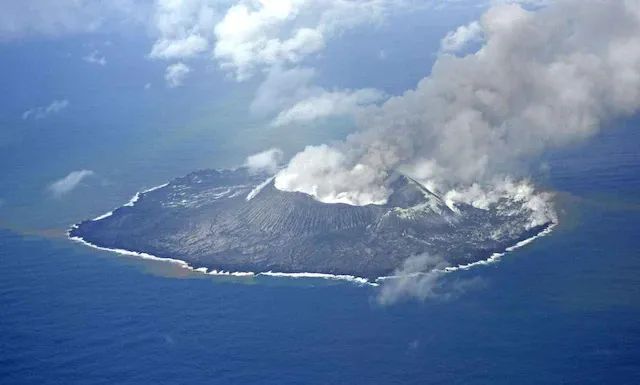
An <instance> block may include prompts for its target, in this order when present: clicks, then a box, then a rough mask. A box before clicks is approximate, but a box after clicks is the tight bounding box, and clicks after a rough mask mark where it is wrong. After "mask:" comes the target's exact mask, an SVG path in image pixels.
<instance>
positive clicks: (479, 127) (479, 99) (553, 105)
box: [276, 0, 640, 205]
mask: <svg viewBox="0 0 640 385" xmlns="http://www.w3.org/2000/svg"><path fill="white" fill-rule="evenodd" d="M480 26H481V28H482V33H483V36H484V42H483V45H482V47H481V48H480V49H479V50H478V51H477V52H475V53H472V54H469V55H466V56H464V57H456V56H453V55H449V54H441V55H440V56H439V57H438V59H437V60H436V63H435V64H434V66H433V69H432V73H431V75H430V76H428V77H425V78H424V79H422V80H421V81H420V82H419V83H418V85H417V87H416V88H415V89H413V90H409V91H406V92H405V93H404V94H403V95H401V96H397V97H394V98H391V99H390V100H388V101H387V102H386V103H384V105H382V106H381V107H379V108H378V109H377V110H375V111H374V112H373V113H371V112H368V113H367V116H363V117H361V118H360V119H359V127H361V131H359V132H358V133H356V134H353V135H351V136H349V137H348V138H347V139H346V140H345V141H344V142H342V143H341V144H338V145H334V146H327V145H322V146H314V147H307V148H306V149H305V150H304V151H302V152H300V153H298V154H297V155H296V156H294V157H293V158H292V159H291V161H290V163H289V164H288V166H287V167H286V168H285V169H284V170H282V171H281V172H280V173H279V174H278V175H277V177H276V187H278V188H280V189H282V190H287V191H300V192H305V193H308V194H311V195H313V196H315V197H316V199H318V200H320V201H324V202H344V203H350V204H356V205H363V204H369V203H383V202H385V200H386V198H387V197H388V195H389V193H390V191H389V187H388V186H387V185H386V179H387V177H388V175H389V173H390V172H391V171H392V170H400V171H403V172H405V173H407V174H409V175H411V176H412V177H414V178H416V179H418V180H420V181H422V182H424V183H426V184H429V185H432V186H437V187H438V189H439V190H440V191H449V190H451V189H454V188H455V189H457V191H463V190H464V189H465V188H467V187H468V186H470V185H473V184H474V183H479V184H482V185H491V184H492V183H494V181H496V180H503V179H504V178H505V177H506V176H509V175H514V174H515V172H516V170H517V168H518V166H519V165H521V164H522V163H523V162H526V161H527V160H529V159H532V158H533V157H534V156H535V155H536V154H539V153H540V152H541V151H543V150H545V149H547V148H552V147H557V146H562V145H565V144H567V143H570V142H573V141H576V140H580V139H583V138H587V137H589V136H591V135H593V134H594V133H595V132H596V131H597V130H598V128H599V126H600V125H601V124H602V123H603V122H604V121H606V120H609V119H613V118H618V117H624V116H628V115H631V114H633V113H635V112H636V111H638V109H639V107H640V0H620V1H604V0H588V1H585V0H562V1H557V2H554V3H552V4H550V5H548V6H547V7H545V8H542V9H539V10H537V11H528V10H525V9H523V8H522V7H520V6H519V5H514V4H511V5H497V6H494V7H492V8H490V9H489V10H488V11H487V12H486V13H485V14H484V15H483V16H482V18H481V20H480ZM454 195H455V194H454Z"/></svg>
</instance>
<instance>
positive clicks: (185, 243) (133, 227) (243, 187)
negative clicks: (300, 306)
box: [70, 169, 545, 278]
mask: <svg viewBox="0 0 640 385" xmlns="http://www.w3.org/2000/svg"><path fill="white" fill-rule="evenodd" d="M266 179H267V176H266V175H254V174H251V173H249V172H248V170H246V169H239V170H234V171H213V170H207V171H199V172H194V173H192V174H189V175H187V176H185V177H182V178H177V179H175V180H173V181H172V182H170V183H169V184H168V185H166V186H164V187H162V188H159V189H156V190H153V191H149V192H146V193H141V194H140V196H139V199H138V200H137V201H136V202H135V204H133V205H128V206H127V205H125V206H123V207H120V208H118V209H116V210H115V211H114V212H113V214H112V215H111V216H107V217H105V218H102V219H99V220H90V221H85V222H82V223H80V224H79V225H77V226H75V227H74V228H73V229H72V230H71V231H70V236H72V237H81V238H82V239H84V240H85V241H87V242H90V243H92V244H95V245H97V246H101V247H107V248H114V249H116V248H117V249H125V250H130V251H137V252H145V253H149V254H153V255H156V256H158V257H165V258H176V259H181V260H185V261H187V262H188V263H189V264H190V265H191V266H194V267H206V268H208V269H215V270H225V271H253V272H265V271H278V272H292V273H293V272H316V273H331V274H350V275H355V276H361V277H368V278H376V277H379V276H384V275H389V274H390V273H392V272H393V271H394V270H395V269H397V268H398V267H399V266H400V265H401V264H402V262H403V261H404V260H405V259H406V258H407V257H409V256H411V255H416V254H420V253H425V252H426V253H431V254H435V255H439V256H441V257H444V258H445V259H446V260H447V261H449V262H450V263H451V264H453V265H456V264H462V263H470V262H475V261H478V260H481V259H486V258H487V257H488V256H490V255H491V254H492V253H494V252H500V251H503V250H504V249H505V248H507V247H509V246H512V245H513V244H515V243H516V242H518V241H520V240H522V239H525V238H528V237H530V236H532V235H533V234H536V233H538V232H539V231H541V230H542V228H543V227H545V226H544V225H543V226H535V227H531V225H530V222H531V221H530V215H531V212H530V211H529V210H528V209H526V208H525V207H523V206H522V205H521V204H518V203H517V202H509V201H506V200H505V201H503V202H499V204H497V205H496V207H495V208H493V209H491V210H482V209H478V208H474V207H472V206H469V205H457V206H455V207H454V210H452V209H451V208H449V207H448V206H447V205H446V204H445V203H444V202H443V201H442V200H441V199H440V198H439V197H438V196H437V195H435V194H433V193H431V192H430V191H428V190H427V189H425V188H424V187H423V186H421V185H420V184H418V183H416V182H414V181H413V180H411V179H409V178H407V177H404V176H402V175H397V176H396V177H395V180H393V181H392V182H391V187H392V189H393V194H392V195H391V196H390V198H389V200H388V203H387V204H386V205H368V206H350V205H346V204H326V203H321V202H318V201H316V200H314V199H313V198H311V197H310V196H308V195H306V194H302V193H296V192H284V191H280V190H278V189H276V188H275V187H274V186H273V181H272V180H268V181H265V180H266ZM257 186H262V188H256V187H257ZM258 190H259V191H258ZM249 197H250V198H251V199H249Z"/></svg>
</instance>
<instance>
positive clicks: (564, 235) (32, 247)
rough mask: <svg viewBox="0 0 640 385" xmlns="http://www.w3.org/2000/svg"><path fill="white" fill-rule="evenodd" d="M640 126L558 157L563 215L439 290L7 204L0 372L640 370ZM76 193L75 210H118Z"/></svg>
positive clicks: (594, 373)
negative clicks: (396, 287)
mask: <svg viewBox="0 0 640 385" xmlns="http://www.w3.org/2000/svg"><path fill="white" fill-rule="evenodd" d="M637 126H638V124H637V123H635V124H631V123H629V124H624V125H623V127H619V128H616V129H611V130H608V131H604V133H603V134H602V135H600V136H599V137H597V138H595V139H594V140H592V141H591V142H589V143H588V144H584V145H580V146H575V147H573V148H570V149H567V150H564V151H562V152H556V153H553V154H549V155H548V156H547V159H546V161H545V162H546V164H548V165H549V167H548V168H547V167H542V171H541V172H540V176H539V178H540V183H541V184H543V185H546V186H548V188H550V189H553V190H555V191H556V192H557V196H556V202H557V205H558V210H559V213H560V225H559V226H558V227H557V228H556V230H555V231H554V232H553V233H552V234H551V235H549V236H547V237H544V238H541V239H539V240H536V241H535V242H533V243H532V244H530V245H528V246H526V247H524V248H522V249H519V250H517V251H515V252H513V253H510V254H508V255H506V256H505V257H504V258H503V260H502V261H501V262H500V263H497V264H494V265H491V266H485V267H478V268H475V269H472V270H470V271H463V272H458V273H455V274H451V275H449V276H448V277H447V279H451V280H456V279H467V278H474V279H476V280H479V282H481V284H480V285H474V288H473V290H470V291H467V292H466V293H464V294H462V295H459V296H457V297H454V298H449V299H446V300H444V299H432V300H427V301H425V302H420V301H409V302H402V303H399V304H396V305H391V306H381V305H379V304H378V303H377V301H376V295H377V293H378V290H379V289H377V288H372V287H361V286H357V285H354V284H350V283H342V282H333V281H326V280H313V279H304V280H292V279H278V278H268V277H260V278H224V277H210V276H204V275H201V274H197V273H191V272H187V271H184V270H182V269H179V268H176V267H175V266H173V265H171V264H166V263H161V262H150V261H141V260H137V259H134V258H127V257H123V256H117V255H114V254H111V253H109V252H100V251H96V250H92V249H89V248H86V247H83V246H81V245H78V244H75V243H71V242H69V241H68V240H66V239H65V237H64V224H57V221H59V222H64V221H63V220H62V219H59V218H60V217H59V216H58V217H56V218H54V219H50V221H51V223H56V225H55V226H52V227H53V228H42V227H37V226H36V227H33V226H32V227H33V228H31V227H29V226H26V225H24V224H25V223H27V224H28V223H33V222H35V221H36V219H38V218H42V217H43V216H46V215H50V216H53V215H54V213H49V214H47V213H45V214H43V212H42V211H37V212H36V210H34V211H33V213H32V214H30V215H32V217H31V218H26V217H25V218H21V219H22V222H21V223H22V224H23V225H21V226H17V225H16V226H13V225H12V223H13V222H16V221H18V220H17V219H16V220H15V221H13V222H12V221H11V220H8V219H6V218H4V221H3V223H2V226H3V227H4V228H5V229H4V230H0V384H3V385H8V384H39V385H43V384H65V385H69V384H87V385H91V384H510V385H511V384H536V385H539V384H604V383H608V384H639V383H640V246H639V245H640V243H639V240H638V238H639V237H638V231H639V229H640V155H639V151H638V149H639V148H640V135H639V132H640V131H638V130H637V128H638V127H637ZM176 176H178V175H176ZM155 182H158V183H155V184H159V183H162V182H164V181H162V180H158V181H155ZM149 185H152V183H149ZM137 187H139V188H142V187H149V186H137ZM2 189H4V190H5V191H4V192H5V196H7V195H6V194H7V191H8V190H9V189H10V186H3V187H2ZM134 191H135V190H134ZM134 191H132V193H133V192H134ZM109 199H111V201H113V197H111V198H107V200H109ZM77 207H80V208H81V209H77V211H82V210H84V211H82V212H70V213H67V216H70V218H65V219H64V220H72V219H75V220H80V219H84V218H86V217H91V216H95V215H97V214H99V213H100V212H101V211H107V209H109V208H111V207H109V206H107V207H105V203H104V202H101V201H100V200H98V199H95V197H94V198H93V199H92V197H91V196H83V197H82V198H78V202H77ZM0 215H1V212H0ZM56 215H57V214H56Z"/></svg>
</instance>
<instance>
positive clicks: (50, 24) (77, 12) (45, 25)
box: [0, 0, 147, 40]
mask: <svg viewBox="0 0 640 385" xmlns="http://www.w3.org/2000/svg"><path fill="white" fill-rule="evenodd" d="M146 7H147V6H146V5H145V4H143V2H136V1H135V0H112V1H89V0H74V1H59V0H29V1H2V2H0V40H9V39H17V38H22V37H25V36H61V35H68V34H76V33H87V32H95V31H97V30H99V29H101V28H104V27H105V26H107V25H115V24H122V23H139V22H141V20H143V19H142V17H143V15H144V14H145V13H146V12H145V10H146Z"/></svg>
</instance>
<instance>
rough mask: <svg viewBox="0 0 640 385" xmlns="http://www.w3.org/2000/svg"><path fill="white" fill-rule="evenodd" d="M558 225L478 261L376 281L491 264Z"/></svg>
mask: <svg viewBox="0 0 640 385" xmlns="http://www.w3.org/2000/svg"><path fill="white" fill-rule="evenodd" d="M557 225H558V223H557V222H554V223H552V224H550V225H549V226H547V227H546V228H545V229H544V230H542V231H541V232H539V233H538V234H536V235H534V236H532V237H530V238H527V239H524V240H522V241H520V242H518V243H516V244H515V245H513V246H509V247H507V248H506V249H505V251H504V252H502V253H493V254H491V256H489V258H487V259H483V260H481V261H476V262H471V263H467V264H462V265H457V266H447V267H445V268H441V269H434V270H431V271H429V272H417V273H412V274H407V275H388V276H385V277H378V278H377V279H376V282H379V281H384V280H389V279H398V278H406V277H418V276H423V275H426V274H432V273H453V272H456V271H459V270H469V269H471V268H473V267H477V266H487V265H491V264H494V263H497V262H499V261H500V259H501V258H502V257H503V256H504V255H505V254H507V253H508V252H511V251H514V250H516V249H519V248H521V247H523V246H525V245H528V244H529V243H531V242H533V241H534V240H536V239H538V238H541V237H544V236H545V235H549V234H550V233H551V232H552V231H553V229H554V228H555V227H556V226H557Z"/></svg>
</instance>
